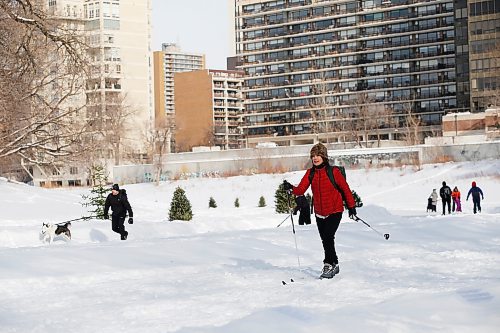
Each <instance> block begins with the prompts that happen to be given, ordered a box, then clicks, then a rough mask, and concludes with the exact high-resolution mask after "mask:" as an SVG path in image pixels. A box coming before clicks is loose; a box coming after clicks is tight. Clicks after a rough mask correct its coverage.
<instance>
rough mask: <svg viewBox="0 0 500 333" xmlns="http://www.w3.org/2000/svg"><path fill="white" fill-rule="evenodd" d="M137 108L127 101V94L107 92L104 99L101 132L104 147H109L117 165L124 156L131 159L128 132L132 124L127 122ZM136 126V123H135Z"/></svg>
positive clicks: (131, 146) (131, 152)
mask: <svg viewBox="0 0 500 333" xmlns="http://www.w3.org/2000/svg"><path fill="white" fill-rule="evenodd" d="M136 112H137V110H135V109H134V107H133V106H132V105H130V104H128V101H127V95H126V94H122V93H113V94H107V95H106V100H105V115H104V116H103V118H102V120H101V121H102V128H101V134H102V135H103V137H104V140H103V141H104V143H105V145H104V147H106V148H108V149H110V153H111V155H112V157H113V159H114V163H115V165H119V164H120V163H121V162H122V160H123V158H124V157H128V158H129V159H133V156H132V155H133V145H132V144H131V142H130V140H129V137H128V133H129V132H130V130H131V127H132V126H134V124H131V123H130V122H129V119H131V116H132V115H134V114H135V113H136ZM135 125H136V126H137V124H135Z"/></svg>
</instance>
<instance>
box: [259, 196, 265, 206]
mask: <svg viewBox="0 0 500 333" xmlns="http://www.w3.org/2000/svg"><path fill="white" fill-rule="evenodd" d="M259 207H266V199H264V197H263V196H261V197H260V199H259Z"/></svg>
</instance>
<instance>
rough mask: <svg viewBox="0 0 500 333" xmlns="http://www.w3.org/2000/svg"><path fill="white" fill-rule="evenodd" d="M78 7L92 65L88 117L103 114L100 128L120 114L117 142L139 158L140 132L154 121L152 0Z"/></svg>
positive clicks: (91, 0) (101, 0)
mask: <svg viewBox="0 0 500 333" xmlns="http://www.w3.org/2000/svg"><path fill="white" fill-rule="evenodd" d="M64 1H66V0H63V1H62V2H63V3H64ZM71 2H75V0H71ZM80 6H81V8H83V19H84V22H85V33H86V35H87V40H88V45H89V50H88V53H89V56H90V59H91V62H92V68H93V72H92V77H91V78H90V79H89V82H88V84H87V96H89V104H88V107H87V113H88V116H89V118H95V119H102V122H101V123H98V124H97V126H100V127H102V128H106V127H109V126H112V124H114V123H116V121H117V119H116V118H117V117H123V118H124V119H123V120H122V121H123V124H124V126H123V127H124V128H123V129H122V130H121V132H125V133H126V135H122V139H123V140H124V141H123V142H122V144H121V145H122V146H127V147H129V149H131V151H129V152H128V154H129V155H134V156H135V157H140V156H142V155H143V154H144V152H145V151H144V148H145V147H144V146H145V142H144V141H145V138H144V133H147V132H148V131H149V130H151V129H152V125H153V121H154V110H153V100H152V88H153V87H152V68H151V63H152V62H151V0H144V1H119V0H81V1H80ZM63 7H64V4H63ZM116 110H119V111H118V112H117V111H116ZM103 153H104V154H103V155H104V157H106V156H115V155H116V154H121V155H124V154H123V152H115V151H110V152H109V153H106V152H103ZM115 160H116V159H115Z"/></svg>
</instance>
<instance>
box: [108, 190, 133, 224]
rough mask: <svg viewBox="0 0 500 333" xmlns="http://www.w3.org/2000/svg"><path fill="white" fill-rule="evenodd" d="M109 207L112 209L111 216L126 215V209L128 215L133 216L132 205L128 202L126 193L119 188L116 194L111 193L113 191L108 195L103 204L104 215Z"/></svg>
mask: <svg viewBox="0 0 500 333" xmlns="http://www.w3.org/2000/svg"><path fill="white" fill-rule="evenodd" d="M109 207H111V210H112V211H113V214H112V215H113V216H119V217H123V218H124V217H125V216H126V215H127V211H128V216H129V217H133V216H134V213H133V212H132V207H131V206H130V203H129V202H128V198H127V195H126V194H125V193H123V190H120V192H119V193H118V194H117V195H113V193H110V194H109V195H108V197H107V198H106V202H105V204H104V215H108V211H109Z"/></svg>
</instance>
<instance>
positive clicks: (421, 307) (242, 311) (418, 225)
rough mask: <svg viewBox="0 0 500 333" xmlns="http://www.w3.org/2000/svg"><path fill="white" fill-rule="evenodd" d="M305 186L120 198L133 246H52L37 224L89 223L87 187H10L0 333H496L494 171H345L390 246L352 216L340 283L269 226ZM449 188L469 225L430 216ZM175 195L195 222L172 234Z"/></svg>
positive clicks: (255, 184) (498, 258)
mask: <svg viewBox="0 0 500 333" xmlns="http://www.w3.org/2000/svg"><path fill="white" fill-rule="evenodd" d="M302 175H303V172H294V173H288V174H284V175H255V176H245V177H243V176H242V177H232V178H226V179H192V180H185V181H175V182H165V183H161V184H160V185H159V186H155V185H154V184H135V185H125V186H123V187H125V188H126V189H127V191H128V193H129V200H130V202H131V204H132V207H133V209H134V213H135V223H134V224H133V225H128V224H127V225H126V226H127V229H128V231H129V232H130V235H129V239H128V240H127V241H120V240H119V235H117V234H115V233H113V232H112V231H111V226H110V222H109V221H97V220H91V221H85V222H82V221H78V222H74V223H73V225H72V233H73V240H72V241H70V242H65V241H63V240H62V239H56V241H55V242H54V243H53V244H51V245H48V244H42V243H41V242H40V240H39V237H38V233H39V231H40V228H41V225H42V222H44V221H45V222H53V223H56V222H62V221H65V220H69V219H73V218H79V217H81V216H82V214H83V212H84V209H83V208H82V206H81V204H80V203H81V201H82V199H81V194H82V193H85V194H87V193H88V189H56V190H46V189H40V188H33V187H30V186H26V185H22V184H14V183H9V182H6V181H5V180H4V179H0V207H1V215H0V286H1V287H0V332H2V333H10V332H23V333H24V332H51V333H52V332H110V333H111V332H113V333H116V332H120V333H126V332H148V333H150V332H176V333H181V332H182V333H187V332H213V333H215V332H217V333H235V332H238V333H239V332H252V333H255V332H258V333H268V332H273V333H274V332H287V333H292V332H317V331H318V330H322V331H323V332H343V333H345V332H360V333H361V332H377V333H380V332H398V333H400V332H426V333H429V332H481V333H489V332H491V333H493V332H498V329H499V327H500V191H499V183H500V160H489V161H481V162H476V163H447V164H440V165H426V166H424V167H423V168H422V170H420V171H416V170H415V169H414V168H413V167H406V168H394V169H389V168H387V169H371V170H347V178H348V181H349V183H350V185H351V187H352V188H353V189H355V190H356V191H357V192H358V193H359V194H360V196H361V197H362V199H363V201H364V203H365V206H364V207H363V208H360V209H358V214H359V216H360V217H361V218H363V219H364V220H365V221H367V222H368V223H369V224H370V225H371V226H372V227H374V228H375V229H377V230H378V231H380V232H381V233H390V239H389V240H385V239H384V238H383V237H381V236H380V235H378V234H377V233H375V232H374V231H373V230H371V229H369V228H368V227H366V226H365V225H364V224H362V223H359V222H353V221H348V219H347V216H346V215H344V219H343V222H342V224H341V226H340V229H339V231H338V233H337V252H338V255H339V259H340V274H339V275H337V276H336V277H335V278H334V279H333V280H318V279H317V278H316V277H317V276H318V275H319V271H320V269H321V266H322V259H323V257H322V255H323V252H322V247H321V242H320V239H319V236H318V232H317V230H316V226H315V224H313V225H310V226H296V240H297V247H298V251H296V248H295V242H294V236H293V234H292V232H291V225H290V223H289V220H287V221H286V222H285V223H284V224H283V225H282V226H281V227H280V228H276V226H277V225H278V224H279V223H280V222H281V221H283V219H284V218H285V217H286V215H284V214H276V213H274V193H275V190H276V188H277V186H278V185H279V183H281V182H282V181H283V179H287V180H289V181H290V182H292V183H298V181H299V180H300V178H301V176H302ZM443 180H445V181H447V183H448V184H449V185H450V186H452V187H453V186H458V188H459V189H460V190H461V192H462V203H463V210H464V211H463V213H458V214H453V215H446V216H441V215H440V214H439V212H440V203H438V204H439V205H438V213H426V205H427V197H428V196H429V194H430V192H431V191H432V189H433V188H437V189H438V190H439V188H440V186H441V182H442V181H443ZM473 180H475V181H476V182H477V184H478V186H479V187H481V188H482V190H483V192H484V195H485V200H484V201H483V202H482V203H483V211H482V213H481V214H477V215H474V214H472V203H471V201H472V200H471V199H470V200H469V201H468V202H465V196H466V194H467V191H468V190H469V188H470V184H471V181H473ZM176 186H181V187H182V188H184V189H185V190H186V194H187V197H188V199H189V200H190V201H191V203H192V205H193V213H194V219H193V221H191V222H180V221H174V222H169V221H168V218H167V217H168V209H169V206H170V201H171V198H172V195H173V191H174V189H175V187H176ZM261 195H262V196H264V197H265V199H266V201H267V204H268V206H267V207H264V208H258V207H257V204H258V201H259V197H260V196H261ZM210 196H212V197H214V199H215V200H216V202H217V205H218V207H217V208H215V209H213V208H211V209H209V208H208V200H209V198H210ZM236 197H238V198H239V201H240V205H241V206H240V208H235V207H234V205H233V203H234V200H235V199H236ZM294 218H295V221H297V219H298V217H294ZM298 259H300V267H299V262H298ZM292 278H293V279H294V280H295V282H293V283H292V282H289V281H290V279H292ZM283 280H284V281H286V282H288V283H287V285H282V282H281V281H283Z"/></svg>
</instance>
